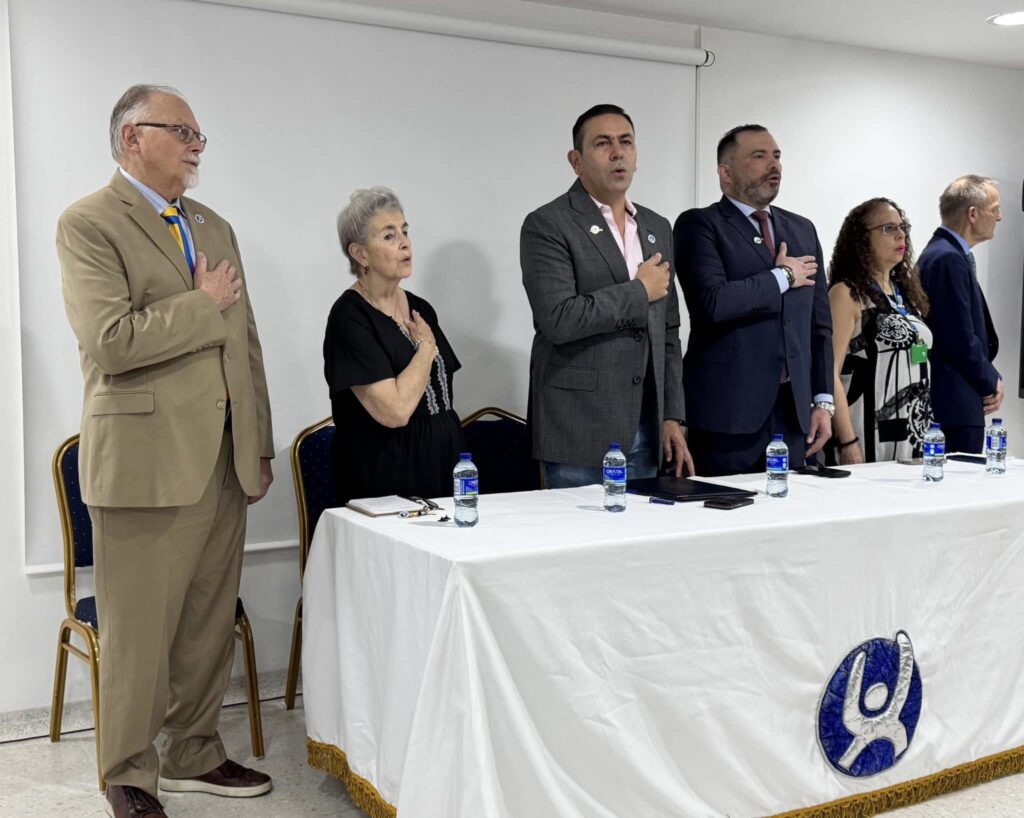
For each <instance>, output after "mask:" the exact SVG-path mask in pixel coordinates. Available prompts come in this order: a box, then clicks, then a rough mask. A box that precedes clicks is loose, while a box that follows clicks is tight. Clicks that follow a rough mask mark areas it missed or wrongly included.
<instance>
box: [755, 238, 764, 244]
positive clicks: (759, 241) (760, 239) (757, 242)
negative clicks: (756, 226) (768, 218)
mask: <svg viewBox="0 0 1024 818" xmlns="http://www.w3.org/2000/svg"><path fill="white" fill-rule="evenodd" d="M754 244H764V239H762V238H761V237H760V236H754Z"/></svg>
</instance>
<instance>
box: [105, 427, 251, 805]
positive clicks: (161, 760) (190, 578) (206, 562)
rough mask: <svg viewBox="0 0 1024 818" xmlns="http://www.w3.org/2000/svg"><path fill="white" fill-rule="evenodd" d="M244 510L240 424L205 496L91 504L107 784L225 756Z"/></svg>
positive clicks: (177, 772)
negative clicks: (160, 739)
mask: <svg viewBox="0 0 1024 818" xmlns="http://www.w3.org/2000/svg"><path fill="white" fill-rule="evenodd" d="M138 456H139V457H143V458H144V457H145V456H146V455H145V453H144V452H139V453H138ZM245 511H246V496H245V493H244V492H243V490H242V488H241V486H240V485H239V482H238V478H237V477H236V475H235V469H234V464H233V462H232V445H231V430H230V428H228V429H226V430H225V433H224V436H223V438H222V441H221V446H220V454H219V456H218V458H217V465H216V467H215V468H214V471H213V475H212V476H211V478H210V481H209V484H208V485H207V486H206V490H205V491H204V492H203V495H202V497H201V498H200V500H199V502H198V503H196V504H195V505H192V506H179V507H172V508H152V509H145V508H143V509H139V508H101V507H96V506H90V508H89V514H90V516H91V518H92V524H93V549H94V553H95V562H96V608H97V613H98V615H99V625H100V725H99V730H100V764H101V767H102V770H103V776H104V778H106V781H107V784H120V785H124V786H135V787H140V788H142V789H144V790H146V791H147V792H149V793H151V794H153V795H156V793H157V778H158V776H159V775H163V776H165V777H167V778H191V777H194V776H198V775H202V774H204V773H206V772H209V771H210V770H212V769H214V768H215V767H217V766H219V765H220V764H221V763H222V762H223V761H224V759H225V758H226V755H225V752H224V747H223V745H222V743H221V740H220V736H219V735H218V734H217V723H218V720H219V718H220V708H221V704H222V702H223V698H224V691H225V690H226V689H227V685H228V680H229V677H230V673H231V665H232V659H233V657H234V641H235V640H234V621H235V602H236V599H237V597H238V583H239V577H240V575H241V569H242V548H243V545H244V541H245ZM161 730H163V732H164V733H165V735H166V737H167V740H166V742H165V743H164V745H163V747H162V748H161V751H160V753H159V754H158V752H157V750H156V748H155V747H154V744H153V742H154V741H155V739H156V737H157V735H158V734H159V733H160V731H161Z"/></svg>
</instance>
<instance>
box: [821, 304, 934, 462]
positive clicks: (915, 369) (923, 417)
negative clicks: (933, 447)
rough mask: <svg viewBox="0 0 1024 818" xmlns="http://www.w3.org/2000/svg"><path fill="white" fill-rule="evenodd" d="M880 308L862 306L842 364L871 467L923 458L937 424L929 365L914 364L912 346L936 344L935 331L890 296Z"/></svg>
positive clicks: (853, 415)
mask: <svg viewBox="0 0 1024 818" xmlns="http://www.w3.org/2000/svg"><path fill="white" fill-rule="evenodd" d="M886 300H887V302H888V303H887V304H886V306H884V307H880V306H879V305H877V304H875V303H874V302H873V301H867V302H866V303H864V304H863V310H862V311H861V317H860V319H859V320H858V322H857V326H856V328H855V329H854V334H853V338H851V339H850V349H849V351H848V352H847V355H846V359H845V360H844V361H843V369H842V373H841V374H842V381H843V387H844V388H845V389H846V400H847V403H848V404H849V406H850V419H851V421H852V422H853V431H854V434H855V435H857V437H859V438H860V440H861V446H862V447H863V451H864V459H865V460H866V461H867V462H869V463H872V462H880V461H885V460H906V459H909V458H912V457H920V456H921V441H922V439H923V438H924V433H925V432H926V431H927V429H928V426H929V424H930V423H931V422H932V419H933V418H932V400H931V392H930V391H929V384H928V364H927V362H924V363H918V364H914V363H912V362H911V347H912V346H913V345H914V344H920V343H923V344H925V345H926V346H928V347H929V348H931V345H932V335H931V331H930V330H929V329H928V327H927V325H925V323H924V320H923V319H922V318H921V317H920V316H918V315H915V314H914V313H913V312H910V311H905V313H906V314H903V313H901V312H900V310H899V309H898V307H897V303H896V301H895V300H894V299H893V298H892V297H891V296H888V295H887V296H886Z"/></svg>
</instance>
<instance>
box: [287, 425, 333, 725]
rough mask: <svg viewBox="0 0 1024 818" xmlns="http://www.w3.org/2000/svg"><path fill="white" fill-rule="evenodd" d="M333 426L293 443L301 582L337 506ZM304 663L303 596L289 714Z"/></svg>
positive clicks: (308, 431) (311, 430) (307, 432)
mask: <svg viewBox="0 0 1024 818" xmlns="http://www.w3.org/2000/svg"><path fill="white" fill-rule="evenodd" d="M333 441H334V422H333V421H332V420H331V418H329V417H328V418H324V419H323V420H321V421H318V422H316V423H314V424H313V425H312V426H307V427H306V428H305V429H303V430H302V431H301V432H299V433H298V434H297V435H296V436H295V440H294V442H293V443H292V482H293V483H294V484H295V505H296V509H297V511H298V516H299V581H300V582H301V580H302V576H303V574H304V573H305V571H306V557H307V556H308V554H309V546H310V544H311V543H312V541H313V532H314V531H315V530H316V523H317V520H319V519H320V515H321V514H322V513H323V511H324V509H326V508H331V507H332V506H334V504H335V502H334V496H335V495H334V475H333V473H332V471H331V443H332V442H333ZM301 661H302V596H301V595H300V596H299V601H298V602H297V603H296V604H295V621H294V623H293V624H292V649H291V652H290V655H289V657H288V677H287V681H286V683H285V689H284V705H285V708H286V709H287V710H291V709H293V708H294V707H295V689H296V687H297V686H298V682H299V665H300V663H301Z"/></svg>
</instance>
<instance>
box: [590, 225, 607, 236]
mask: <svg viewBox="0 0 1024 818" xmlns="http://www.w3.org/2000/svg"><path fill="white" fill-rule="evenodd" d="M603 232H604V230H603V229H602V228H600V227H598V226H597V225H596V224H592V225H591V226H590V234H591V235H592V236H596V235H597V234H598V233H603Z"/></svg>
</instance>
